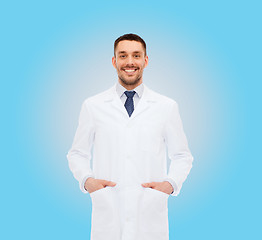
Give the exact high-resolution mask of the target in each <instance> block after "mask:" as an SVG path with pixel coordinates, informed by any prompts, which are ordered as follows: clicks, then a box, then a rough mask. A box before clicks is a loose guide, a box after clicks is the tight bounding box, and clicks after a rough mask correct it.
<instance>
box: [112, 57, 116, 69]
mask: <svg viewBox="0 0 262 240" xmlns="http://www.w3.org/2000/svg"><path fill="white" fill-rule="evenodd" d="M112 64H113V66H114V68H116V58H115V56H114V57H112Z"/></svg>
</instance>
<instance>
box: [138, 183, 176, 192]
mask: <svg viewBox="0 0 262 240" xmlns="http://www.w3.org/2000/svg"><path fill="white" fill-rule="evenodd" d="M141 185H142V186H143V187H146V188H153V189H155V190H158V191H161V192H164V193H166V194H171V193H172V192H173V191H174V189H173V187H172V185H171V184H170V183H169V182H168V181H164V182H149V183H143V184H141Z"/></svg>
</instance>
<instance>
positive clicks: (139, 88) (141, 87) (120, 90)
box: [116, 82, 144, 98]
mask: <svg viewBox="0 0 262 240" xmlns="http://www.w3.org/2000/svg"><path fill="white" fill-rule="evenodd" d="M125 91H129V90H127V89H126V88H124V87H123V86H122V85H121V84H120V83H119V82H117V83H116V92H117V94H118V96H119V97H120V98H121V97H122V95H123V94H124V92H125ZM131 91H135V92H136V94H135V95H137V96H138V97H139V98H141V97H142V94H143V91H144V84H143V83H141V84H140V85H139V86H137V87H136V88H135V89H132V90H131Z"/></svg>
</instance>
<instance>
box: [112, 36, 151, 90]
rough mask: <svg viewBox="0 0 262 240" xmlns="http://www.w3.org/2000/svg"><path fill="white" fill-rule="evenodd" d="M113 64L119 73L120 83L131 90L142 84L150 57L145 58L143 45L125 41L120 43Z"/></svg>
mask: <svg viewBox="0 0 262 240" xmlns="http://www.w3.org/2000/svg"><path fill="white" fill-rule="evenodd" d="M112 64H113V66H114V67H115V69H116V71H117V74H118V81H119V83H120V84H121V85H122V86H124V87H125V88H126V89H128V90H131V89H134V88H135V87H137V86H138V85H140V84H141V83H142V81H143V78H142V77H143V71H144V68H145V67H146V66H147V64H148V56H145V50H144V48H143V45H142V43H140V42H137V41H129V40H124V41H120V42H119V43H118V45H117V47H116V49H115V56H114V57H113V58H112Z"/></svg>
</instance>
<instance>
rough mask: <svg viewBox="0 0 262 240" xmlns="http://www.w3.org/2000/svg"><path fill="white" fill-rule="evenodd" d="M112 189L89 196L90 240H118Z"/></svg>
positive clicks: (117, 221)
mask: <svg viewBox="0 0 262 240" xmlns="http://www.w3.org/2000/svg"><path fill="white" fill-rule="evenodd" d="M114 193H115V192H114V191H113V189H112V187H108V186H107V187H105V188H102V189H99V190H97V191H95V192H92V193H91V194H90V197H91V200H92V224H91V240H103V239H108V240H111V239H112V240H117V239H119V218H118V211H117V207H116V204H115V201H114V196H113V194H114Z"/></svg>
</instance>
